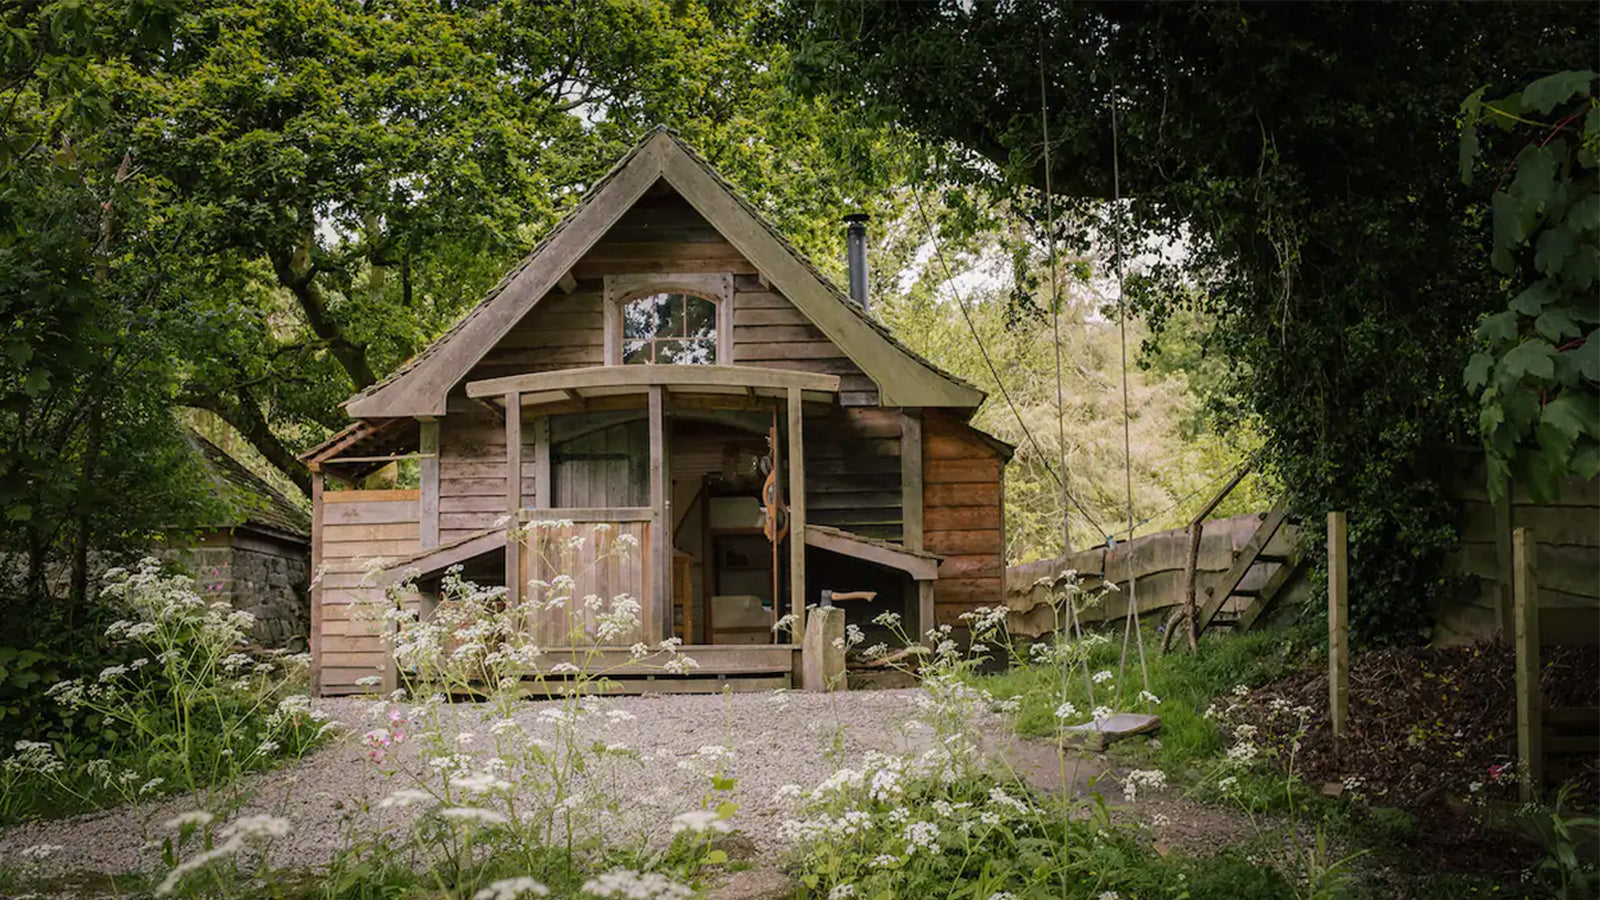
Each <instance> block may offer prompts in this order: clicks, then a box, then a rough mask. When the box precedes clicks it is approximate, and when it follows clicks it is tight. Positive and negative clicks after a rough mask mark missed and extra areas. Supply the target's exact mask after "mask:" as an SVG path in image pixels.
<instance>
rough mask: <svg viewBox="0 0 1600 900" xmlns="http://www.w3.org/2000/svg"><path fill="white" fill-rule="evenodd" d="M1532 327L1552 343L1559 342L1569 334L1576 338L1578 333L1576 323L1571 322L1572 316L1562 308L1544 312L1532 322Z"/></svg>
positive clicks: (1554, 307)
mask: <svg viewBox="0 0 1600 900" xmlns="http://www.w3.org/2000/svg"><path fill="white" fill-rule="evenodd" d="M1533 327H1534V330H1536V331H1538V332H1539V333H1540V334H1542V335H1544V336H1545V337H1547V338H1549V339H1550V340H1552V341H1559V340H1561V338H1563V337H1565V336H1567V335H1569V334H1570V335H1574V336H1576V335H1577V334H1578V333H1579V331H1580V329H1579V328H1578V323H1577V322H1574V321H1572V316H1571V315H1569V314H1568V313H1567V309H1566V307H1564V306H1552V307H1550V308H1549V309H1547V310H1545V311H1544V312H1543V313H1542V314H1540V316H1539V318H1537V319H1535V320H1534V322H1533Z"/></svg>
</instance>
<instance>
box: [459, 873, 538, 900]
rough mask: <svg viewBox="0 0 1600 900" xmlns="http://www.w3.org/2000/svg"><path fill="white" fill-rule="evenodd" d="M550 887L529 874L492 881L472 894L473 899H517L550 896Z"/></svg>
mask: <svg viewBox="0 0 1600 900" xmlns="http://www.w3.org/2000/svg"><path fill="white" fill-rule="evenodd" d="M548 896H550V889H549V888H547V887H545V886H544V885H542V884H540V883H539V882H537V881H534V880H533V879H532V878H530V877H528V876H527V875H522V876H519V877H516V878H502V879H500V880H499V881H491V882H490V883H489V886H488V887H486V888H483V889H481V890H479V891H478V892H477V893H476V894H473V895H472V900H517V898H518V897H548Z"/></svg>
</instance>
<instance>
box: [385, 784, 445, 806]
mask: <svg viewBox="0 0 1600 900" xmlns="http://www.w3.org/2000/svg"><path fill="white" fill-rule="evenodd" d="M433 799H434V797H433V795H432V794H430V793H428V792H427V791H419V790H417V789H416V788H401V789H400V790H398V791H395V792H394V793H392V794H390V795H389V796H387V797H384V798H383V799H382V800H379V801H378V808H379V809H393V808H400V809H404V808H405V807H408V806H416V805H418V804H421V803H431V802H433Z"/></svg>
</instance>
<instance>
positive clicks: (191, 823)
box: [162, 809, 215, 831]
mask: <svg viewBox="0 0 1600 900" xmlns="http://www.w3.org/2000/svg"><path fill="white" fill-rule="evenodd" d="M214 818H215V817H214V816H212V815H211V813H208V812H206V811H205V810H203V809H194V810H190V811H189V812H184V813H178V814H177V815H175V816H173V817H172V818H170V819H168V820H167V821H166V822H164V823H162V827H164V828H167V829H169V830H171V831H182V830H183V829H185V828H191V827H200V828H203V827H205V826H207V825H210V824H211V823H212V821H213V820H214Z"/></svg>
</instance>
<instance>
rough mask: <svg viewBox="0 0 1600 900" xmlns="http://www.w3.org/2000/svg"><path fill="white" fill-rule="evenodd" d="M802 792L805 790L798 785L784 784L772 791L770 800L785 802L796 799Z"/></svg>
mask: <svg viewBox="0 0 1600 900" xmlns="http://www.w3.org/2000/svg"><path fill="white" fill-rule="evenodd" d="M804 793H805V791H804V790H803V789H802V788H801V787H800V785H798V784H786V785H784V786H782V787H780V788H778V789H777V790H776V791H774V792H773V794H772V802H773V803H786V802H788V801H791V800H798V799H800V797H801V795H802V794H804Z"/></svg>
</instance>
